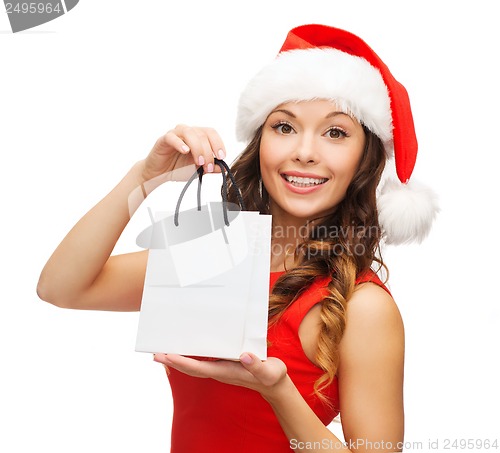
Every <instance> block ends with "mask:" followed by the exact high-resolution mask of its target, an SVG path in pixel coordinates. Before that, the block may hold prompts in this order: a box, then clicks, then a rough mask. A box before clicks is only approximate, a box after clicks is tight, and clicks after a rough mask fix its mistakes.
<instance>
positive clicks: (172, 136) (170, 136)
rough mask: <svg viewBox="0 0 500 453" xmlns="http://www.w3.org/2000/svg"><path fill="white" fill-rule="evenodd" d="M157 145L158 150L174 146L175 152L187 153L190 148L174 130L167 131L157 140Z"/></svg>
mask: <svg viewBox="0 0 500 453" xmlns="http://www.w3.org/2000/svg"><path fill="white" fill-rule="evenodd" d="M157 145H158V147H159V149H160V150H165V151H166V150H170V149H171V148H174V149H175V150H176V151H177V152H179V153H182V154H187V153H189V151H191V149H190V148H189V146H188V145H187V143H186V142H185V141H184V140H183V139H182V138H181V137H179V136H178V135H177V134H176V133H175V132H174V131H168V132H167V133H166V134H165V135H164V136H163V137H161V138H160V140H158V142H157Z"/></svg>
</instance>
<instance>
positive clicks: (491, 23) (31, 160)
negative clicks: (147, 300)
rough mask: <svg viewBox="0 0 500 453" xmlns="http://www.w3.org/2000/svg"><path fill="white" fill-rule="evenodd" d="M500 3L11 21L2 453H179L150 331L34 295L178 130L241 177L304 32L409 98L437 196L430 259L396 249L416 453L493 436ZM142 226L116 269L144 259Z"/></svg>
mask: <svg viewBox="0 0 500 453" xmlns="http://www.w3.org/2000/svg"><path fill="white" fill-rule="evenodd" d="M494 5H495V2H491V1H481V0H479V1H475V2H470V1H467V2H465V1H456V0H455V1H420V2H400V1H383V0H378V1H345V0H344V1H337V0H329V1H319V0H317V1H315V0H309V1H288V2H272V1H257V0H254V1H252V2H245V3H243V2H229V1H227V2H223V1H214V0H212V1H210V2H208V1H207V2H205V1H192V0H183V1H177V2H171V1H160V0H142V1H140V2H139V1H134V2H132V1H129V0H107V1H105V2H104V1H97V0H81V1H80V3H79V4H78V5H77V6H76V7H75V8H74V9H73V10H72V11H70V12H69V13H68V14H66V15H65V16H63V17H61V18H59V19H57V20H55V21H53V22H50V23H47V24H44V25H42V26H39V27H37V28H35V29H33V30H30V31H26V32H23V33H18V34H12V33H11V32H10V28H9V23H8V20H7V15H6V14H5V12H4V10H2V8H3V6H2V7H0V30H1V33H0V67H1V70H0V162H1V164H0V171H1V177H0V184H1V192H0V193H1V210H2V214H1V217H2V221H1V223H0V228H1V239H2V242H3V244H2V249H1V251H0V253H1V257H2V271H1V274H0V275H1V281H2V284H1V313H0V336H1V338H0V348H1V354H0V357H1V369H2V371H1V374H0V382H1V385H0V418H1V420H0V427H1V428H0V429H1V431H2V433H1V435H0V451H2V452H8V453H17V452H23V453H24V452H30V453H31V452H37V451H50V452H52V453H63V452H64V453H67V452H72V453H80V452H86V453H87V452H90V451H92V452H97V453H100V452H123V453H125V452H145V451H147V452H149V453H153V452H165V451H168V445H169V434H170V421H171V415H172V405H171V395H170V390H169V387H168V382H167V378H166V376H165V373H164V370H163V367H161V366H160V365H158V364H156V363H154V362H153V361H152V358H151V356H150V355H148V354H141V353H136V352H134V345H135V334H136V328H137V320H138V314H137V313H104V312H82V311H72V310H62V309H58V308H55V307H53V306H51V305H49V304H46V303H44V302H42V301H40V300H39V299H38V298H37V295H36V292H35V288H36V283H37V279H38V276H39V273H40V271H41V269H42V267H43V265H44V263H45V261H46V260H47V259H48V257H49V256H50V253H51V252H52V251H53V249H54V248H55V247H56V246H57V244H58V242H59V241H60V240H61V239H62V238H63V236H64V234H65V233H66V232H67V231H68V230H69V229H70V227H71V226H72V225H73V224H74V223H75V222H76V221H77V220H78V218H79V217H80V216H81V215H82V214H83V213H84V212H85V211H86V210H87V209H89V208H90V207H91V206H93V204H94V203H96V202H97V201H98V200H99V199H100V198H101V197H102V196H104V195H105V194H106V193H107V191H109V190H110V189H111V188H112V187H113V186H114V184H116V183H117V182H118V181H119V179H120V178H121V177H122V176H123V175H124V174H125V172H126V171H127V170H128V169H129V168H130V166H131V165H132V164H133V163H134V162H136V161H137V160H139V159H141V158H143V157H144V156H145V155H146V153H147V152H148V151H149V149H150V148H151V146H152V145H153V143H154V141H155V140H156V138H157V137H159V136H160V135H161V134H162V133H164V132H165V131H166V130H168V129H169V128H171V127H172V126H174V125H175V124H177V123H179V122H185V123H189V124H200V125H210V126H213V127H215V128H217V129H218V130H219V131H220V133H221V135H222V136H223V138H224V139H225V142H226V146H227V148H228V149H229V157H228V159H227V160H228V161H231V160H232V159H233V158H234V157H235V156H236V154H237V153H238V152H239V151H240V150H241V144H239V143H237V142H236V141H235V138H234V132H233V128H234V117H235V108H236V104H237V100H238V95H239V93H240V91H241V89H242V87H243V86H244V85H245V83H246V82H247V80H248V79H249V78H250V77H251V76H252V75H253V74H254V73H255V72H256V71H257V70H258V69H260V68H261V66H262V65H264V64H266V63H268V62H269V61H271V60H272V59H273V58H274V56H275V54H276V52H277V51H278V49H279V47H280V46H281V43H282V41H283V39H284V37H285V35H286V32H287V31H288V30H289V29H290V28H292V27H293V26H296V25H299V24H302V23H308V22H316V23H326V24H329V25H334V26H338V27H340V28H344V29H347V30H350V31H352V32H354V33H355V34H358V35H359V36H361V37H362V38H363V39H365V40H366V41H367V42H368V43H369V44H370V45H371V46H372V47H373V48H374V49H375V50H376V51H377V53H378V54H379V55H380V56H381V57H382V59H383V60H384V61H385V62H386V63H387V64H388V66H389V67H390V68H391V70H392V72H393V74H394V75H395V76H396V78H398V79H399V80H400V81H402V82H403V83H404V85H405V86H406V88H407V89H408V91H409V93H410V97H411V100H412V106H413V111H414V117H415V123H416V127H417V134H418V138H419V145H420V154H419V159H418V162H417V166H416V168H415V172H414V176H415V178H417V179H419V180H421V181H424V182H426V183H428V184H430V185H432V186H433V187H434V189H435V190H436V191H437V192H438V193H439V194H440V197H441V206H442V211H441V214H440V215H439V218H438V221H437V223H436V225H435V227H434V229H433V231H432V234H431V236H430V237H429V238H428V240H427V241H426V242H425V243H423V244H422V245H411V246H404V247H399V248H397V249H396V248H390V249H387V250H386V252H385V259H386V261H387V264H388V266H389V268H390V271H391V274H390V277H391V278H390V287H391V290H392V292H393V294H394V296H395V298H396V300H397V302H398V304H399V307H400V309H401V312H402V315H403V318H404V320H405V325H406V335H407V357H406V379H405V400H406V440H407V441H408V442H409V443H412V442H421V443H422V444H421V445H420V446H419V445H416V446H415V447H414V448H413V450H415V451H416V450H417V449H419V450H421V451H423V450H428V449H429V448H428V447H429V446H428V441H429V439H431V440H436V439H438V440H439V442H440V444H439V446H440V447H441V448H442V447H444V442H445V439H447V438H452V439H453V438H483V439H484V438H489V439H492V438H495V437H496V438H500V432H499V428H498V426H499V423H498V421H499V416H498V409H499V407H500V399H499V392H498V382H499V380H500V375H499V371H498V347H499V344H500V341H499V340H500V338H499V333H498V331H499V330H500V329H499V327H500V326H499V323H500V316H499V308H498V305H499V302H500V301H499V296H498V289H497V288H498V284H497V282H498V280H499V277H498V275H499V271H498V269H497V261H498V257H499V256H500V253H499V252H500V250H499V246H498V224H497V221H496V220H495V219H496V218H497V217H496V216H494V215H495V211H496V210H497V208H496V206H497V205H498V202H497V198H498V192H499V191H498V180H499V176H498V164H499V161H500V160H499V157H498V156H499V152H500V150H499V139H498V129H499V126H498V124H499V121H498V120H499V118H498V113H497V111H498V102H499V100H500V96H499V89H498V80H499V79H500V74H499V69H498V67H499V66H498V61H497V60H498V42H500V33H499V32H498V23H497V22H498V20H497V14H496V13H495V12H494V10H493V7H494ZM164 202H166V203H172V197H168V196H167V197H166V198H165V200H164ZM138 218H139V220H137V219H135V220H133V221H132V223H131V224H130V226H129V228H128V229H127V230H126V232H125V234H124V236H123V238H122V239H121V241H120V242H119V244H118V246H117V251H118V252H120V251H129V250H135V249H136V248H137V247H136V246H135V243H134V238H135V235H136V234H137V233H138V232H139V231H140V229H141V228H142V227H143V226H144V222H143V220H146V218H144V217H141V216H139V217H138ZM103 228H106V225H103ZM374 391H375V390H374ZM373 416H374V417H376V416H377V414H373ZM332 429H334V430H335V431H336V432H339V426H337V425H332ZM193 435H195V433H193ZM434 445H436V444H434ZM410 450H411V449H410ZM207 451H210V446H207ZM235 453H237V452H235Z"/></svg>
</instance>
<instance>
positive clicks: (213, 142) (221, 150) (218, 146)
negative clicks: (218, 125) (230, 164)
mask: <svg viewBox="0 0 500 453" xmlns="http://www.w3.org/2000/svg"><path fill="white" fill-rule="evenodd" d="M203 130H204V131H205V133H206V135H207V138H208V140H209V142H210V147H211V148H212V152H213V153H214V155H215V156H216V157H217V158H218V159H221V160H222V159H224V158H225V157H226V147H225V146H224V142H223V141H222V139H221V137H220V135H219V133H218V132H217V131H216V130H215V129H213V128H211V127H205V128H203Z"/></svg>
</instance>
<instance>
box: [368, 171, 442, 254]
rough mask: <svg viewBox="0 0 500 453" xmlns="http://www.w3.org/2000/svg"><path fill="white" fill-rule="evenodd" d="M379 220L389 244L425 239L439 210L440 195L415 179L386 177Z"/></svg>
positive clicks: (382, 190) (379, 203) (380, 197)
mask: <svg viewBox="0 0 500 453" xmlns="http://www.w3.org/2000/svg"><path fill="white" fill-rule="evenodd" d="M377 208H378V219H379V223H380V226H381V227H382V230H383V232H384V239H385V242H386V243H387V244H393V245H399V244H407V243H411V242H422V240H424V239H425V237H426V236H427V235H428V234H429V231H430V229H431V226H432V223H433V221H434V218H435V217H436V215H437V213H438V212H439V206H438V197H437V195H436V194H435V193H434V191H432V190H431V189H430V188H429V187H427V186H425V185H423V184H420V183H418V182H416V181H414V180H413V179H412V180H411V181H408V183H406V184H401V183H400V182H399V181H396V180H394V179H392V178H390V179H387V180H386V181H385V183H384V185H383V187H382V189H381V191H380V194H379V196H378V197H377Z"/></svg>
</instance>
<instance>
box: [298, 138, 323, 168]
mask: <svg viewBox="0 0 500 453" xmlns="http://www.w3.org/2000/svg"><path fill="white" fill-rule="evenodd" d="M315 149H316V146H315V143H314V139H313V137H309V136H307V135H303V136H302V137H301V139H300V140H298V141H297V144H296V148H295V152H294V155H293V160H294V161H296V162H300V163H302V164H308V165H312V164H315V163H316V162H317V160H318V158H317V154H316V151H315Z"/></svg>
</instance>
